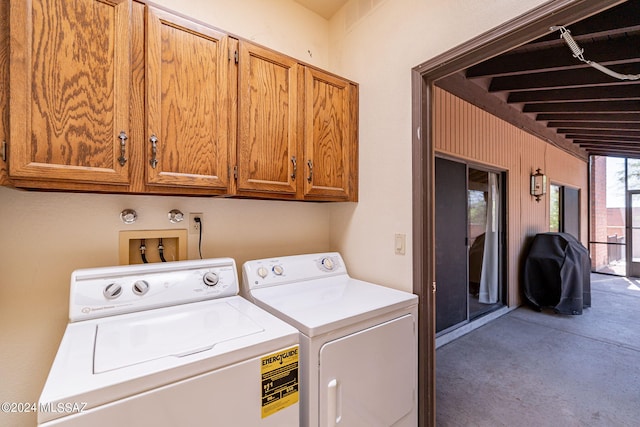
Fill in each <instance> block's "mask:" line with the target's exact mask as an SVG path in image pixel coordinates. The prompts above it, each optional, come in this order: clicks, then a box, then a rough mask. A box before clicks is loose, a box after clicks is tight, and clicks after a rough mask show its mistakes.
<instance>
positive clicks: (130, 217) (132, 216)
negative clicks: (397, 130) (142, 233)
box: [120, 209, 138, 224]
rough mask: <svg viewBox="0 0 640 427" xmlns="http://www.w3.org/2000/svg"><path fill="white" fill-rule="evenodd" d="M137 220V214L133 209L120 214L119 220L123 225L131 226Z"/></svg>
mask: <svg viewBox="0 0 640 427" xmlns="http://www.w3.org/2000/svg"><path fill="white" fill-rule="evenodd" d="M136 219H138V214H137V213H136V211H134V210H133V209H125V210H123V211H122V212H120V220H121V221H122V222H124V223H125V224H133V223H134V222H136Z"/></svg>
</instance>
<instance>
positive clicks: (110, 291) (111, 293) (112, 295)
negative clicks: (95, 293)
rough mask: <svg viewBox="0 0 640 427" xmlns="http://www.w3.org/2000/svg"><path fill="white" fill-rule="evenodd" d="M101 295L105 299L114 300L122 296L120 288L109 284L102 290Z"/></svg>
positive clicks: (117, 285) (114, 284)
mask: <svg viewBox="0 0 640 427" xmlns="http://www.w3.org/2000/svg"><path fill="white" fill-rule="evenodd" d="M102 294H103V295H104V297H105V298H106V299H116V298H118V297H119V296H120V295H122V286H120V285H119V284H117V283H110V284H108V285H107V286H106V287H105V288H104V290H103V291H102Z"/></svg>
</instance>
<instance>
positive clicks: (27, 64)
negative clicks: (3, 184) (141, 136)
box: [9, 0, 131, 184]
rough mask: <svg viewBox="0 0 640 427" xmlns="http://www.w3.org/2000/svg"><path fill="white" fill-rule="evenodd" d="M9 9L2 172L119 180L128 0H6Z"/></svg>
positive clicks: (122, 175)
mask: <svg viewBox="0 0 640 427" xmlns="http://www.w3.org/2000/svg"><path fill="white" fill-rule="evenodd" d="M10 16H11V29H10V32H11V44H12V46H11V54H10V55H11V66H10V67H11V73H10V96H11V124H10V126H11V141H10V150H11V153H10V165H9V167H10V174H11V175H12V176H13V177H16V178H27V179H36V180H42V181H43V182H45V181H49V180H54V181H66V182H93V183H106V184H127V183H128V181H129V162H128V161H127V156H128V151H127V150H129V147H128V146H127V145H126V144H127V142H128V141H127V140H126V136H125V135H126V134H127V133H128V127H129V124H128V121H129V102H128V91H129V79H130V60H129V36H130V33H131V1H130V0H66V1H57V0H31V1H25V0H11V9H10ZM121 132H122V138H120V135H121Z"/></svg>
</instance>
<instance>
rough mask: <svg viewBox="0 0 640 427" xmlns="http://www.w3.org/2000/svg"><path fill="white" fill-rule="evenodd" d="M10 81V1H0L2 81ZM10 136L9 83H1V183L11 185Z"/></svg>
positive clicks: (0, 66)
mask: <svg viewBox="0 0 640 427" xmlns="http://www.w3.org/2000/svg"><path fill="white" fill-rule="evenodd" d="M8 81H9V3H8V2H6V1H3V2H0V82H8ZM8 137H9V85H7V84H3V85H0V144H2V145H0V185H10V184H11V181H10V180H9V173H8V172H9V170H8V169H9V168H8V167H7V166H8V165H7V151H6V145H5V142H6V141H8Z"/></svg>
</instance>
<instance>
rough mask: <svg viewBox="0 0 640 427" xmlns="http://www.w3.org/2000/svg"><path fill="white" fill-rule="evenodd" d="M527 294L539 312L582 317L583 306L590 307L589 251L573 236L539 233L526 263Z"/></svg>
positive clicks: (525, 292)
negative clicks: (580, 315) (548, 309)
mask: <svg viewBox="0 0 640 427" xmlns="http://www.w3.org/2000/svg"><path fill="white" fill-rule="evenodd" d="M524 294H525V297H526V298H527V300H529V302H530V303H531V304H533V306H534V307H535V308H536V309H537V310H540V309H541V308H542V307H553V309H554V310H555V311H556V312H557V313H560V314H582V309H583V307H591V259H590V258H589V252H588V251H587V249H586V248H585V247H584V246H582V244H581V243H580V242H579V241H578V240H577V239H576V238H575V237H573V236H572V235H571V234H567V233H541V234H537V235H536V236H535V238H534V239H533V242H532V243H531V249H530V250H529V255H528V256H527V258H526V260H525V265H524Z"/></svg>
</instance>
